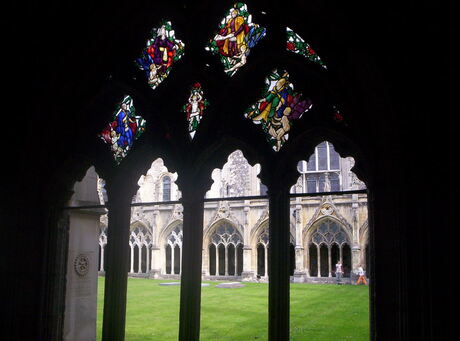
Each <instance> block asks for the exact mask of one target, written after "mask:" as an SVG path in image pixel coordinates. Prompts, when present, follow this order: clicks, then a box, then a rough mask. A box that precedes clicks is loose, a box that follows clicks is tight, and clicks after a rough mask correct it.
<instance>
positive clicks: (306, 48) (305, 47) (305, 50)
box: [286, 27, 327, 69]
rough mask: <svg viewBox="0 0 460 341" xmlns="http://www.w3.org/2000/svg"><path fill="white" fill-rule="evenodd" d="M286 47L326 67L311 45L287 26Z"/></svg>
mask: <svg viewBox="0 0 460 341" xmlns="http://www.w3.org/2000/svg"><path fill="white" fill-rule="evenodd" d="M286 34H287V40H286V49H287V50H288V51H291V52H294V53H298V54H300V55H302V56H304V57H305V58H308V59H309V60H311V61H312V62H315V63H318V64H319V65H321V66H322V67H323V68H325V69H327V67H326V65H325V64H324V63H323V61H322V60H321V58H319V56H318V54H317V53H316V52H315V50H313V49H312V48H311V46H310V45H309V44H308V43H307V42H305V40H303V39H302V37H301V36H299V35H298V34H297V33H295V32H294V31H293V30H291V29H290V28H289V27H286Z"/></svg>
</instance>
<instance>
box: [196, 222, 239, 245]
mask: <svg viewBox="0 0 460 341" xmlns="http://www.w3.org/2000/svg"><path fill="white" fill-rule="evenodd" d="M224 226H229V227H231V228H234V229H235V232H236V233H237V234H238V237H239V239H240V242H241V244H243V243H244V239H243V236H244V234H243V231H242V229H241V227H239V226H238V224H236V223H234V222H232V221H230V220H228V219H226V218H222V219H219V220H218V221H216V222H215V223H214V224H212V225H211V226H209V228H208V229H207V231H205V233H204V238H203V245H209V244H211V242H212V240H211V238H212V237H213V236H214V235H215V234H216V233H217V232H218V231H219V228H221V227H224ZM236 245H237V243H235V246H236Z"/></svg>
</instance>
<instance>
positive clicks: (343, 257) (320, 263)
mask: <svg viewBox="0 0 460 341" xmlns="http://www.w3.org/2000/svg"><path fill="white" fill-rule="evenodd" d="M308 245H309V265H310V267H309V273H310V276H312V277H313V276H317V277H335V264H336V263H337V261H338V260H340V261H341V262H342V264H343V270H344V276H345V277H348V276H350V270H351V249H350V241H349V238H348V235H347V233H346V232H345V231H344V229H343V228H342V227H341V226H340V225H339V224H338V223H337V222H335V221H333V220H331V219H326V220H324V221H323V222H321V223H320V224H319V226H318V227H317V228H316V229H315V231H314V232H313V233H312V234H311V237H310V241H309V243H308Z"/></svg>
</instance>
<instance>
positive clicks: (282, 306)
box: [268, 188, 290, 341]
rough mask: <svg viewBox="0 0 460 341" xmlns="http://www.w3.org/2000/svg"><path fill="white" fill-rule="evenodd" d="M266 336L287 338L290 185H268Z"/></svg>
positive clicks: (276, 340) (272, 340) (281, 340)
mask: <svg viewBox="0 0 460 341" xmlns="http://www.w3.org/2000/svg"><path fill="white" fill-rule="evenodd" d="M269 205H270V206H269V210H270V218H269V238H270V239H269V240H270V242H269V243H270V247H269V249H268V251H269V257H268V266H269V304H268V307H269V308H268V340H269V341H284V340H289V303H290V300H289V286H290V282H289V277H290V249H289V247H290V231H289V219H290V213H289V188H278V189H277V190H272V189H269Z"/></svg>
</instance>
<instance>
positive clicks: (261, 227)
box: [250, 218, 268, 248]
mask: <svg viewBox="0 0 460 341" xmlns="http://www.w3.org/2000/svg"><path fill="white" fill-rule="evenodd" d="M266 229H268V218H267V219H265V220H263V221H261V222H260V224H258V225H257V226H256V227H255V228H254V229H252V231H251V234H250V243H251V246H252V247H253V248H254V247H257V242H258V240H259V237H260V235H261V234H262V233H264V231H265V230H266Z"/></svg>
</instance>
